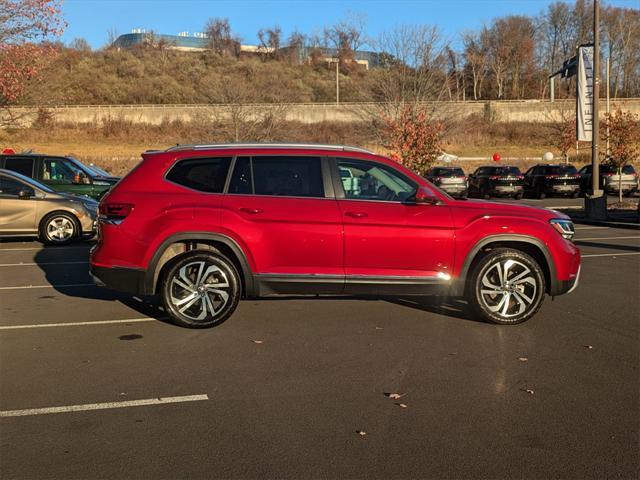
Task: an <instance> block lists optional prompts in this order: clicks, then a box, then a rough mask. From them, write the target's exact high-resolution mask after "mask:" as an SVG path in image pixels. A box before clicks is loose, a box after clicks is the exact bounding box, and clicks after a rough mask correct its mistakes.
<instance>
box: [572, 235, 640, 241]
mask: <svg viewBox="0 0 640 480" xmlns="http://www.w3.org/2000/svg"><path fill="white" fill-rule="evenodd" d="M630 238H638V239H640V236H638V235H636V236H633V237H589V238H574V240H575V241H576V242H580V241H585V240H626V239H630Z"/></svg>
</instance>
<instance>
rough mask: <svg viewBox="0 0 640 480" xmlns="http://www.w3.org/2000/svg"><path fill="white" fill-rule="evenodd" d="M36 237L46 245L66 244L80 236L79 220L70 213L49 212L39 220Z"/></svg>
mask: <svg viewBox="0 0 640 480" xmlns="http://www.w3.org/2000/svg"><path fill="white" fill-rule="evenodd" d="M38 232H39V233H38V238H39V239H40V241H41V242H42V243H46V244H48V245H68V244H69V243H71V242H72V241H73V240H74V239H76V238H77V237H79V236H80V222H79V221H78V219H77V218H76V217H75V216H74V215H73V214H71V213H68V212H51V213H49V214H48V215H45V217H44V218H43V219H42V220H41V221H40V226H39V227H38Z"/></svg>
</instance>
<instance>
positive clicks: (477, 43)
mask: <svg viewBox="0 0 640 480" xmlns="http://www.w3.org/2000/svg"><path fill="white" fill-rule="evenodd" d="M486 41H487V35H486V34H483V32H465V33H464V34H463V35H462V43H463V45H464V53H463V56H464V59H465V63H466V66H467V69H468V70H469V71H470V73H471V80H472V84H473V99H474V100H478V99H479V98H482V82H483V81H484V79H485V77H486V76H487V68H488V45H487V44H486Z"/></svg>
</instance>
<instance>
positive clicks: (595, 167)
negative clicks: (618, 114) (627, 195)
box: [591, 0, 602, 198]
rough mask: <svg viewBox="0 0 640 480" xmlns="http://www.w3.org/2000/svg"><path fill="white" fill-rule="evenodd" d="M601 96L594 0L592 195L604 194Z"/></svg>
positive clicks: (597, 13)
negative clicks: (601, 147) (602, 181)
mask: <svg viewBox="0 0 640 480" xmlns="http://www.w3.org/2000/svg"><path fill="white" fill-rule="evenodd" d="M599 97H600V5H599V1H598V0H593V95H592V98H593V107H592V111H593V129H592V131H591V133H592V137H591V171H592V173H593V175H592V177H591V190H592V197H593V198H598V197H601V196H602V190H600V164H599V163H598V140H599V139H598V136H599V134H600V132H599V130H600V128H599V127H600V118H599V116H598V100H599Z"/></svg>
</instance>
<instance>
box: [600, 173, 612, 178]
mask: <svg viewBox="0 0 640 480" xmlns="http://www.w3.org/2000/svg"><path fill="white" fill-rule="evenodd" d="M602 175H603V176H604V177H612V176H613V175H614V174H613V173H603V174H602Z"/></svg>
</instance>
